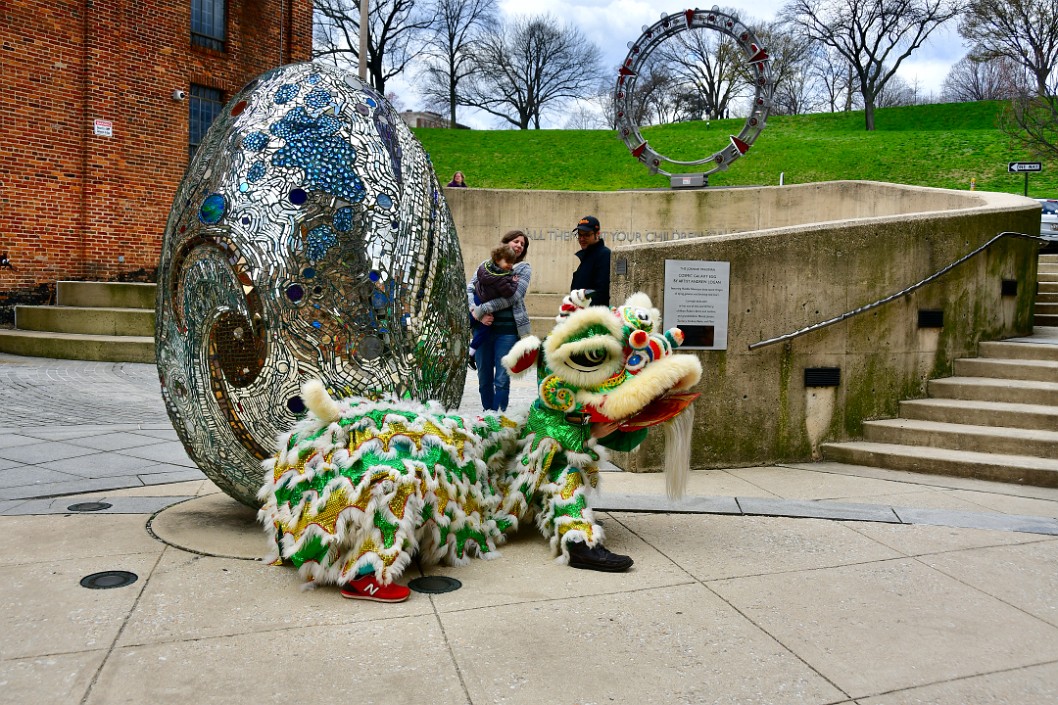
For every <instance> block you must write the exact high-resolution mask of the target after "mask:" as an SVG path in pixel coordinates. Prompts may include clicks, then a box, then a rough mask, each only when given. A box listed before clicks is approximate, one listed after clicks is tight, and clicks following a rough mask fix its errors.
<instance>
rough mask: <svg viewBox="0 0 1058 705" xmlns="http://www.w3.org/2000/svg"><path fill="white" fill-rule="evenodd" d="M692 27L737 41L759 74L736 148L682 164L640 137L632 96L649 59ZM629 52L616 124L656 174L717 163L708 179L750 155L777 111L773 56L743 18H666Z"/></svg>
mask: <svg viewBox="0 0 1058 705" xmlns="http://www.w3.org/2000/svg"><path fill="white" fill-rule="evenodd" d="M692 29H712V30H715V31H717V32H721V33H722V34H726V35H728V36H729V37H731V38H732V39H734V40H735V42H736V43H737V44H738V46H739V48H740V49H741V50H742V53H743V55H744V56H745V60H746V63H747V64H749V66H750V68H751V70H752V71H753V86H754V95H753V103H752V110H751V111H750V114H749V117H747V118H746V122H745V125H743V127H742V131H741V132H739V134H738V135H737V136H736V135H731V140H730V144H728V145H727V146H726V147H724V148H723V149H721V150H720V151H718V152H714V153H713V154H710V155H709V156H708V157H705V158H703V159H696V160H693V161H679V160H676V159H669V158H668V157H666V156H665V155H663V154H659V153H658V152H657V151H655V150H654V149H652V148H651V147H650V145H649V144H648V143H647V141H646V140H645V139H644V138H643V135H642V134H640V132H639V126H638V125H636V123H635V121H633V119H632V113H633V110H632V96H633V94H634V93H635V86H636V81H637V80H638V78H639V70H640V67H641V66H642V65H643V64H644V62H645V61H646V60H647V57H649V56H650V54H651V53H652V52H653V51H654V50H655V49H657V48H658V46H660V45H661V44H662V43H663V42H664V41H665V40H667V39H669V38H670V37H672V36H674V35H676V34H679V33H680V32H686V31H688V30H692ZM628 49H629V51H628V56H627V57H625V60H624V63H623V64H621V66H620V67H619V68H618V74H619V75H618V77H617V87H616V89H615V93H614V97H615V100H614V105H615V106H616V109H617V119H616V121H615V123H616V125H617V131H618V132H619V133H620V135H621V139H622V140H623V141H624V143H625V145H626V146H627V147H628V149H629V151H630V152H632V156H633V157H635V158H636V159H638V160H639V161H641V162H643V164H645V165H646V166H647V168H648V169H650V172H651V173H652V174H657V173H661V174H665V175H666V176H673V174H672V172H670V171H668V170H667V169H666V166H667V165H679V166H698V165H704V164H712V165H713V166H712V168H710V169H708V170H707V171H704V172H702V175H703V176H708V175H709V174H712V173H713V172H716V171H722V170H724V169H727V167H728V166H729V165H730V164H731V162H733V161H735V160H736V159H738V158H739V157H741V156H742V155H743V154H745V153H746V152H747V151H749V148H750V146H752V144H753V142H754V140H756V139H757V136H758V135H759V134H760V132H761V130H763V129H764V123H765V121H766V119H767V117H768V109H769V108H770V107H771V89H772V83H771V76H770V75H769V70H768V59H769V57H768V53H767V52H766V51H765V50H764V48H763V47H762V46H761V43H760V41H759V40H758V39H757V37H756V36H755V35H754V34H753V32H752V31H751V30H750V29H749V28H748V27H746V26H745V25H744V24H742V22H741V21H740V20H739V19H738V18H737V17H733V16H731V15H728V14H725V13H723V12H720V11H719V8H718V7H716V6H713V9H711V10H685V11H684V12H682V13H680V14H678V15H664V14H663V15H662V16H661V19H660V20H658V21H657V22H655V23H654V24H652V25H651V26H650V27H644V28H643V34H642V35H641V36H640V37H639V39H637V40H636V41H635V42H634V43H630V44H629V45H628ZM669 168H671V167H669ZM680 175H685V174H682V173H681V174H680Z"/></svg>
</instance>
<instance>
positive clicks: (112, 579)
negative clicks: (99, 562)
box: [81, 570, 139, 590]
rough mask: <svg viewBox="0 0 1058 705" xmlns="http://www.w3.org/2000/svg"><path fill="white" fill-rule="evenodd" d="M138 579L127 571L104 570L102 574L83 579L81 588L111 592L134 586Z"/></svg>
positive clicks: (94, 574) (87, 576) (93, 574)
mask: <svg viewBox="0 0 1058 705" xmlns="http://www.w3.org/2000/svg"><path fill="white" fill-rule="evenodd" d="M138 577H139V576H137V575H136V574H135V573H130V572H128V571H126V570H104V571H103V572H102V573H92V574H91V575H86V576H84V577H83V578H81V587H86V588H89V589H90V590H109V589H110V588H119V587H125V586H126V585H132V584H133V583H134V582H136V580H137V579H138Z"/></svg>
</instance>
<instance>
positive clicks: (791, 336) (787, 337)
mask: <svg viewBox="0 0 1058 705" xmlns="http://www.w3.org/2000/svg"><path fill="white" fill-rule="evenodd" d="M1004 237H1021V238H1025V239H1027V240H1035V241H1036V242H1037V244H1038V245H1039V246H1041V247H1042V246H1043V245H1044V244H1046V242H1045V241H1044V239H1043V238H1041V237H1038V236H1036V235H1028V234H1026V233H1016V232H1011V231H1004V232H1001V233H999V234H998V235H996V236H995V237H993V238H992V239H991V240H989V241H988V242H986V243H985V244H983V245H981V246H980V247H978V248H977V249H976V250H974V251H973V252H970V253H969V254H966V255H963V256H962V257H960V258H959V259H957V260H955V261H954V262H952V263H951V264H949V265H947V266H946V267H944V268H943V269H940V270H938V271H937V272H935V273H933V274H931V275H929V276H928V277H926V278H925V279H923V280H922V281H920V282H918V283H917V284H912V285H911V286H909V287H907V288H906V289H904V290H903V291H898V292H897V293H895V294H892V295H890V296H886V297H885V298H884V299H878V300H877V301H875V302H874V303H869V304H867V305H866V306H860V307H859V308H855V309H853V310H851V311H846V312H845V313H843V314H841V315H840V316H835V317H834V318H829V319H827V320H825V321H821V322H819V323H813V324H812V325H810V326H808V327H807V328H801V329H800V330H795V331H794V332H793V333H787V334H786V335H780V336H778V337H777V338H769V339H767V340H761V341H760V342H757V343H752V344H750V346H749V349H750V350H756V349H757V348H763V347H765V346H767V345H774V344H775V343H782V342H784V341H787V340H793V339H794V338H799V337H801V336H802V335H805V334H807V333H811V332H812V331H816V330H820V329H822V328H826V327H827V326H832V325H834V324H835V323H841V322H842V321H844V320H846V319H849V318H852V317H853V316H858V315H859V314H861V313H866V312H867V311H870V310H871V309H875V308H878V307H879V306H881V305H883V304H887V303H889V302H890V301H893V300H894V299H899V298H900V297H901V296H907V295H908V294H910V293H911V292H912V291H914V290H915V289H920V288H922V287H923V286H925V285H926V284H929V283H930V282H931V281H933V280H934V279H937V278H938V277H941V276H943V275H945V274H947V273H948V272H950V271H951V270H953V269H955V268H956V267H958V266H959V265H960V264H962V263H963V262H965V261H966V260H968V259H970V258H971V257H973V256H974V255H976V254H978V253H980V252H983V251H984V250H986V249H988V248H989V247H991V245H992V243H994V242H996V241H997V240H1001V239H1002V238H1004Z"/></svg>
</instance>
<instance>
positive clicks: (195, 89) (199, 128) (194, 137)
mask: <svg viewBox="0 0 1058 705" xmlns="http://www.w3.org/2000/svg"><path fill="white" fill-rule="evenodd" d="M223 107H224V96H223V95H221V92H220V91H218V90H217V89H216V88H207V87H206V86H196V85H194V84H192V85H191V99H190V100H189V101H188V110H189V111H190V117H191V120H190V125H191V127H190V136H189V139H188V147H189V149H188V155H189V156H192V157H193V156H195V150H196V149H198V145H200V144H202V140H204V139H205V138H206V131H207V130H209V126H210V125H212V124H213V118H215V117H217V115H219V114H220V111H221V108H223Z"/></svg>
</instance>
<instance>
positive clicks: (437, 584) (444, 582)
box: [408, 575, 463, 595]
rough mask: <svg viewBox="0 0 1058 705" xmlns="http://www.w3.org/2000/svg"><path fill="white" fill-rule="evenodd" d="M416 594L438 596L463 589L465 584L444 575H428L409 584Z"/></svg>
mask: <svg viewBox="0 0 1058 705" xmlns="http://www.w3.org/2000/svg"><path fill="white" fill-rule="evenodd" d="M408 587H410V588H411V589H412V590H414V591H415V592H425V593H429V594H431V595H437V594H439V593H442V592H452V591H453V590H458V589H459V588H461V587H463V583H461V582H459V581H458V580H456V579H455V578H447V577H445V576H443V575H427V576H426V577H425V578H415V580H412V581H410V582H409V583H408Z"/></svg>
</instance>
